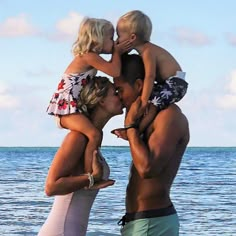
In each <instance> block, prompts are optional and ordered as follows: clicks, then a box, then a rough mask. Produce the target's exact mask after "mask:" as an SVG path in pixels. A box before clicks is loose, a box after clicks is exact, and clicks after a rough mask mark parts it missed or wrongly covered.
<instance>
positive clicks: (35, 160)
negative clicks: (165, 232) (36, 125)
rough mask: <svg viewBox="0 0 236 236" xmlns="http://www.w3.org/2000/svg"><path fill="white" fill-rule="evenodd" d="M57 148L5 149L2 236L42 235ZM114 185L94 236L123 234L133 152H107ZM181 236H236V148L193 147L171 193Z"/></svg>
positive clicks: (94, 222)
mask: <svg viewBox="0 0 236 236" xmlns="http://www.w3.org/2000/svg"><path fill="white" fill-rule="evenodd" d="M56 150H57V148H47V147H35V148H33V147H10V148H8V147H2V148H0V236H5V235H7V236H10V235H12V236H13V235H14V236H16V235H30V236H34V235H37V232H38V230H39V228H40V227H41V225H42V224H43V222H44V221H45V219H46V217H47V215H48V212H49V210H50V207H51V205H52V201H53V197H47V196H46V195H45V193H44V182H45V178H46V175H47V172H48V168H49V166H50V164H51V161H52V159H53V156H54V154H55V152H56ZM102 153H103V155H104V156H105V157H106V159H107V162H108V163H109V165H110V168H111V177H112V178H113V179H115V180H116V183H115V185H114V186H112V187H109V188H106V189H102V190H101V191H100V192H99V194H98V197H97V199H96V200H95V204H94V206H93V208H92V211H91V215H90V222H89V226H88V234H87V235H88V236H100V235H101V236H102V235H119V226H118V225H117V221H118V220H119V219H120V217H121V216H122V215H123V214H124V212H125V210H124V196H125V188H126V184H127V181H128V173H129V165H130V160H131V157H130V153H129V148H128V147H103V148H102ZM171 197H172V201H173V203H174V205H175V207H176V209H177V211H178V215H179V219H180V235H188V236H195V235H201V236H203V235H220V236H235V235H236V148H235V147H232V148H217V147H213V148H197V147H194V148H191V147H189V148H188V149H187V150H186V152H185V155H184V157H183V161H182V164H181V168H180V170H179V172H178V175H177V177H176V179H175V182H174V184H173V187H172V191H171ZM49 236H50V235H49Z"/></svg>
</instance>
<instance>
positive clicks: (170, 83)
mask: <svg viewBox="0 0 236 236" xmlns="http://www.w3.org/2000/svg"><path fill="white" fill-rule="evenodd" d="M116 31H117V36H118V39H117V42H118V43H122V42H124V41H126V40H129V41H130V42H131V44H132V49H135V50H136V51H137V52H138V53H139V55H140V56H141V57H142V59H143V63H144V68H145V78H144V87H143V91H142V95H141V102H142V106H141V110H140V116H141V115H143V114H144V113H145V110H146V108H147V105H148V102H149V101H151V102H152V103H153V104H154V105H155V106H156V111H155V112H148V113H149V114H150V115H149V114H148V115H145V116H144V119H145V120H146V123H148V122H149V121H150V120H152V118H151V116H152V117H154V116H155V115H156V112H157V111H159V110H161V109H164V108H166V107H167V106H168V105H169V104H172V103H175V102H178V101H179V100H180V99H182V98H183V96H184V95H185V93H186V91H187V87H188V83H187V82H186V81H185V80H184V78H185V73H184V72H182V70H181V67H180V65H179V64H178V62H177V61H176V60H175V58H174V57H173V56H172V55H171V54H170V53H169V52H167V51H166V50H165V49H163V48H161V47H159V46H157V45H155V44H153V43H151V42H150V36H151V32H152V23H151V20H150V19H149V17H148V16H147V15H145V14H144V13H143V12H141V11H138V10H135V11H130V12H128V13H126V14H125V15H123V16H121V17H120V18H119V20H118V23H117V28H116ZM151 114H152V115H151Z"/></svg>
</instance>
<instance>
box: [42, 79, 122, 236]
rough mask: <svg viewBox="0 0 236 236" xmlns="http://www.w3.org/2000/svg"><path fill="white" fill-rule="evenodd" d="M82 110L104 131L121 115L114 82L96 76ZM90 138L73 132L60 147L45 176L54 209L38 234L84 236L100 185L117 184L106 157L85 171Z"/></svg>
mask: <svg viewBox="0 0 236 236" xmlns="http://www.w3.org/2000/svg"><path fill="white" fill-rule="evenodd" d="M80 96H81V97H80V98H81V101H80V102H81V104H83V105H81V104H79V106H80V107H81V110H82V111H83V112H84V113H85V114H86V115H87V116H88V117H89V118H90V120H91V122H92V123H93V124H94V125H95V126H96V128H97V129H98V130H100V131H101V133H102V129H103V127H104V125H105V124H106V123H107V122H108V120H109V119H110V118H111V117H113V116H115V115H118V114H122V112H123V111H122V105H121V102H120V99H119V97H118V96H117V94H116V91H115V88H114V87H113V84H112V83H111V82H109V80H108V79H107V78H106V77H94V78H93V79H91V80H90V82H89V83H88V84H87V85H86V86H85V87H84V89H83V91H82V92H81V95H80ZM86 145H87V138H86V136H84V135H83V134H82V133H79V132H75V131H70V132H69V133H68V134H67V136H66V137H65V139H64V141H63V143H62V145H61V147H60V148H59V149H58V151H57V153H56V155H55V157H54V160H53V162H52V165H51V167H50V169H49V173H48V176H47V179H46V185H45V192H46V194H47V195H48V196H54V195H56V196H55V200H54V203H53V206H52V209H51V212H50V214H49V216H48V218H47V220H46V222H45V223H44V225H43V227H42V228H41V230H40V232H39V234H38V236H49V235H50V236H54V235H57V236H59V235H63V236H67V235H70V236H73V235H74V236H84V235H86V231H87V225H88V219H89V213H90V210H91V207H92V204H93V201H94V199H95V197H96V195H97V193H98V189H99V188H104V187H107V186H110V185H112V184H114V181H113V180H109V179H108V177H109V167H108V165H107V163H106V161H105V159H104V158H101V157H99V156H101V155H98V156H97V155H96V151H95V152H94V155H93V157H92V171H91V173H84V171H83V167H84V151H85V149H86Z"/></svg>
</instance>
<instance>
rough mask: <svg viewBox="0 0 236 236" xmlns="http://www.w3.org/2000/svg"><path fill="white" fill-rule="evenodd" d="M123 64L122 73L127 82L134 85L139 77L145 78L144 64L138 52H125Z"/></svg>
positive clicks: (122, 59) (122, 58)
mask: <svg viewBox="0 0 236 236" xmlns="http://www.w3.org/2000/svg"><path fill="white" fill-rule="evenodd" d="M121 64H122V66H121V75H122V77H123V78H124V79H125V81H126V82H127V83H129V84H130V85H133V84H134V83H135V81H136V80H137V79H141V80H144V77H145V70H144V64H143V60H142V58H141V57H140V56H139V55H138V54H126V53H125V54H123V55H122V57H121Z"/></svg>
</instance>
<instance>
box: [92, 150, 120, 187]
mask: <svg viewBox="0 0 236 236" xmlns="http://www.w3.org/2000/svg"><path fill="white" fill-rule="evenodd" d="M102 162H103V160H102V157H101V154H100V152H99V151H97V150H95V151H94V152H93V161H92V170H93V172H92V175H93V179H94V185H93V186H92V187H91V188H89V189H100V188H106V187H108V186H111V185H113V184H114V183H115V181H114V180H112V179H108V180H104V179H102V177H103V165H102Z"/></svg>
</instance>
